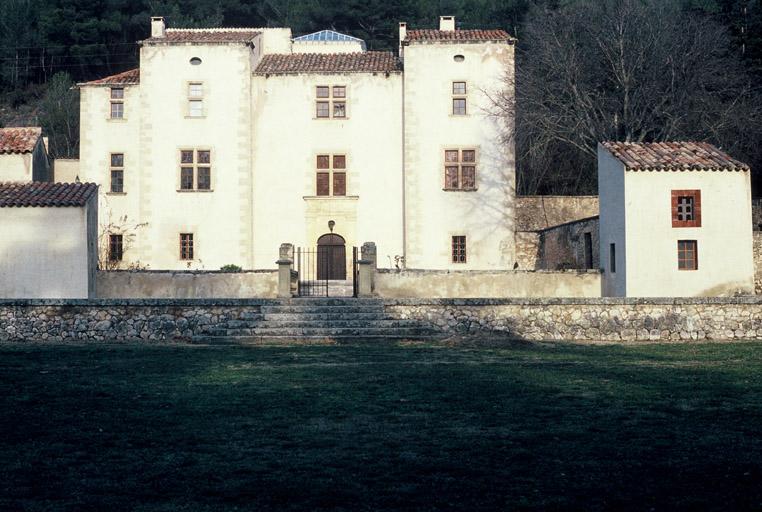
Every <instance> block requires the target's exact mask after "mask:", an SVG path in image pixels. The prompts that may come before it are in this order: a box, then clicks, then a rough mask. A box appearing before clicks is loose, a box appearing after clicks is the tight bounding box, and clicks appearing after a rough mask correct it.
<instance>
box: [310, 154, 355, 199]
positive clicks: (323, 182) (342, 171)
mask: <svg viewBox="0 0 762 512" xmlns="http://www.w3.org/2000/svg"><path fill="white" fill-rule="evenodd" d="M316 167H317V177H316V180H315V183H316V188H317V191H316V194H317V195H318V196H345V195H347V157H346V155H318V156H317V166H316Z"/></svg>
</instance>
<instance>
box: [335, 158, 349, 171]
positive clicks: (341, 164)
mask: <svg viewBox="0 0 762 512" xmlns="http://www.w3.org/2000/svg"><path fill="white" fill-rule="evenodd" d="M333 168H334V169H346V168H347V157H346V156H344V155H333Z"/></svg>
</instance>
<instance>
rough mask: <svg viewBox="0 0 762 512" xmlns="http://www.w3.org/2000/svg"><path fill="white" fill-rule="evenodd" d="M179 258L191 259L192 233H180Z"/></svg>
mask: <svg viewBox="0 0 762 512" xmlns="http://www.w3.org/2000/svg"><path fill="white" fill-rule="evenodd" d="M180 259H181V260H192V259H193V233H180Z"/></svg>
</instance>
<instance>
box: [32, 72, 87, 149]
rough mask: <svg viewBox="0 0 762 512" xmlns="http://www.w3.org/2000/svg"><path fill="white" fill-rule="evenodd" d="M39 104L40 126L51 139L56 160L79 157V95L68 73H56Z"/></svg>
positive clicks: (51, 147)
mask: <svg viewBox="0 0 762 512" xmlns="http://www.w3.org/2000/svg"><path fill="white" fill-rule="evenodd" d="M47 85H48V89H47V91H45V96H44V97H43V98H42V102H41V103H40V110H41V113H40V124H42V127H43V128H44V129H45V133H46V134H47V135H48V136H49V137H50V153H51V155H52V156H53V157H54V158H72V157H76V156H77V154H78V153H79V91H78V90H77V89H75V88H74V83H73V82H72V81H71V78H70V77H69V75H68V74H66V73H56V74H55V75H53V77H52V78H51V79H50V82H48V84H47Z"/></svg>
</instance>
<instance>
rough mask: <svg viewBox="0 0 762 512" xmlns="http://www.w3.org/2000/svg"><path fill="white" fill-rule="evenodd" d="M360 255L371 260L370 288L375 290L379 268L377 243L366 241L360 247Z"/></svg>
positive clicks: (366, 259)
mask: <svg viewBox="0 0 762 512" xmlns="http://www.w3.org/2000/svg"><path fill="white" fill-rule="evenodd" d="M360 257H361V258H362V259H363V260H365V261H369V262H370V267H371V268H370V290H371V292H373V291H374V290H375V289H376V269H377V268H378V260H377V259H376V244H375V243H374V242H365V243H364V244H362V247H361V248H360Z"/></svg>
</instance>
